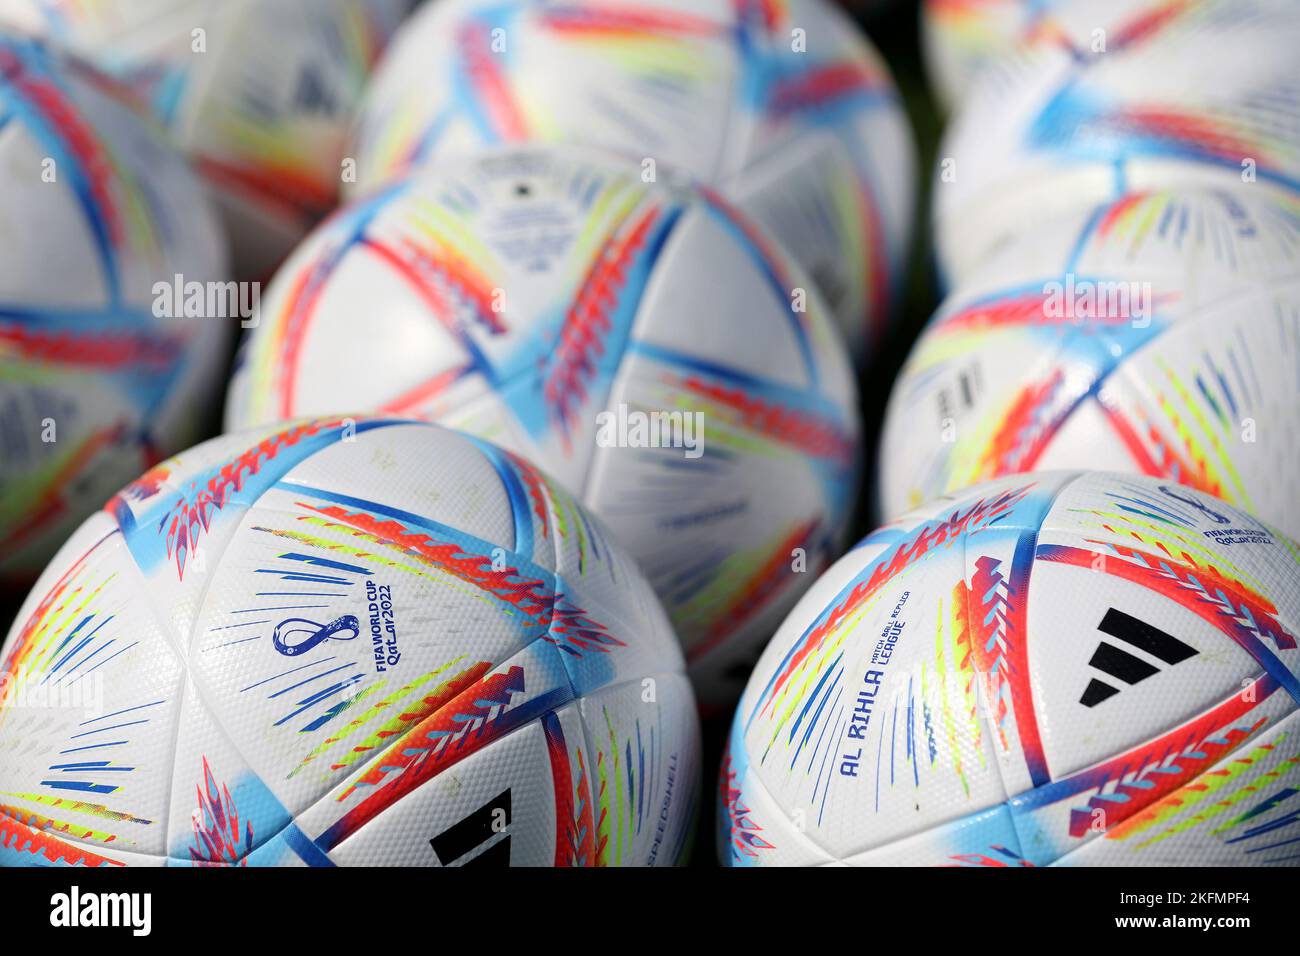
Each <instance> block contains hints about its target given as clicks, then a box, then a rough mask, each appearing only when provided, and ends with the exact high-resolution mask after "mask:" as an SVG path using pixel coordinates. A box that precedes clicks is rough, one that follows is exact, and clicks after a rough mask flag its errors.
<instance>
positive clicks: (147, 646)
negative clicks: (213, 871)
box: [0, 516, 184, 865]
mask: <svg viewBox="0 0 1300 956" xmlns="http://www.w3.org/2000/svg"><path fill="white" fill-rule="evenodd" d="M42 580H43V583H44V584H45V585H46V586H47V590H45V591H44V592H41V594H42V596H41V597H40V598H39V601H38V602H37V603H33V602H32V601H31V600H30V599H29V602H28V604H27V606H26V607H25V608H24V614H23V616H21V617H19V618H18V619H17V620H16V621H15V623H14V626H13V630H12V632H11V634H10V639H9V640H8V641H7V642H6V645H5V651H4V665H3V672H4V674H5V676H6V681H5V698H6V700H5V704H6V706H4V707H3V708H0V741H3V748H4V753H5V757H4V759H3V760H2V761H0V790H3V791H4V792H5V794H6V796H5V797H4V801H3V802H4V812H3V813H0V826H3V827H4V828H5V829H6V830H7V831H8V832H6V833H4V835H3V837H0V845H3V846H4V847H5V848H6V849H5V854H6V856H7V857H9V860H8V861H7V862H19V863H24V864H33V863H35V864H39V865H55V864H68V863H78V864H80V865H100V864H102V863H103V862H105V861H108V860H113V859H118V855H117V854H116V853H115V852H114V851H117V850H120V851H122V852H124V853H127V854H132V855H136V856H144V857H160V856H163V855H165V853H166V839H167V833H166V827H167V801H168V798H169V794H170V767H171V763H172V760H173V757H174V741H175V738H176V725H177V721H178V719H179V709H180V708H179V702H178V696H179V694H180V690H181V684H182V680H183V667H184V665H183V659H182V657H181V649H180V648H179V647H178V644H177V642H176V640H175V638H174V636H173V635H172V634H170V633H169V632H168V630H167V629H166V628H165V626H164V621H163V618H162V616H161V614H160V613H158V611H157V610H156V609H155V607H154V606H153V605H151V603H150V602H149V601H148V600H147V599H145V600H141V599H140V595H141V594H142V593H144V590H145V582H144V580H143V578H142V576H141V574H140V572H139V570H138V569H137V568H136V566H135V564H134V562H133V561H132V559H131V555H130V552H129V551H128V550H127V549H126V548H125V547H124V545H123V542H122V538H121V536H120V534H119V533H118V532H117V531H116V529H115V528H113V527H112V524H111V522H109V521H107V520H106V519H103V518H101V517H99V516H97V517H96V518H95V519H92V521H90V522H88V523H87V525H86V526H85V527H84V528H83V529H82V531H81V532H80V533H79V534H77V535H75V536H74V538H73V539H72V540H71V541H69V542H68V544H67V545H66V546H65V547H64V548H63V549H62V550H61V551H60V553H59V555H58V558H57V560H56V563H55V564H54V565H52V566H51V568H50V569H49V570H48V571H47V572H46V575H45V576H44V578H43V579H42ZM109 844H111V846H109ZM24 854H29V855H30V859H28V858H25V857H24Z"/></svg>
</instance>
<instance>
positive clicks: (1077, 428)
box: [878, 190, 1300, 538]
mask: <svg viewBox="0 0 1300 956" xmlns="http://www.w3.org/2000/svg"><path fill="white" fill-rule="evenodd" d="M1298 323H1300V202H1297V201H1294V200H1292V201H1285V202H1273V201H1270V200H1269V199H1267V198H1266V197H1265V195H1264V194H1263V193H1258V194H1255V193H1248V192H1247V193H1242V192H1241V191H1236V192H1212V191H1202V190H1174V191H1170V192H1156V193H1148V194H1131V195H1128V196H1126V197H1124V198H1123V199H1121V200H1119V201H1118V202H1115V203H1110V204H1107V205H1103V206H1099V207H1097V208H1095V209H1086V210H1083V211H1081V212H1079V213H1077V214H1074V215H1067V216H1065V217H1062V218H1058V219H1054V220H1050V221H1047V222H1045V223H1043V224H1042V225H1041V226H1040V227H1039V228H1037V229H1034V230H1031V231H1030V232H1028V233H1026V234H1025V235H1024V236H1022V237H1020V238H1019V239H1018V240H1017V241H1016V242H1014V243H1012V244H1011V245H1009V246H1007V247H1006V248H1005V249H1004V250H1002V252H1001V253H999V254H998V255H996V256H994V257H993V258H992V259H990V260H989V261H988V262H986V263H985V264H984V265H983V266H981V267H980V268H979V269H977V270H976V271H975V272H974V273H972V274H971V276H970V277H969V278H968V279H967V281H966V282H964V283H963V284H962V285H961V287H960V288H959V289H958V290H957V291H955V292H954V293H953V294H952V295H950V296H949V297H948V299H947V301H945V302H944V303H943V305H942V306H941V307H940V309H939V311H938V313H937V314H936V315H935V316H934V318H933V319H932V320H931V322H930V324H929V326H928V327H927V328H926V330H925V332H924V333H923V334H922V336H921V338H920V340H919V341H918V342H917V344H916V345H915V346H914V347H913V350H912V353H911V355H910V356H909V357H908V359H907V362H906V363H905V365H904V367H903V370H902V372H901V373H900V375H899V378H898V381H897V382H896V383H895V385H894V389H893V393H892V395H891V397H890V402H889V406H888V409H887V412H886V418H885V428H884V432H883V437H882V441H881V446H880V451H881V453H880V456H879V461H880V471H879V476H878V478H879V492H880V506H881V513H882V515H883V516H884V517H885V518H892V517H896V516H897V515H899V514H901V513H902V512H904V511H906V510H908V509H909V508H913V507H916V506H917V505H919V504H921V503H922V502H923V501H925V500H927V499H929V498H931V497H933V496H934V495H937V494H940V493H943V492H948V491H955V490H957V489H959V488H962V487H964V486H966V485H969V484H973V483H975V482H978V481H983V480H985V479H988V478H993V477H997V476H1000V475H1007V474H1014V473H1016V472H1025V471H1032V470H1035V469H1050V468H1104V469H1110V470H1115V471H1128V472H1141V473H1143V474H1148V475H1156V476H1161V477H1165V478H1170V479H1172V480H1174V481H1177V482H1182V483H1184V484H1188V485H1191V486H1193V487H1196V488H1199V489H1201V490H1202V491H1206V492H1208V493H1210V494H1213V495H1216V496H1218V497H1220V498H1223V499H1226V500H1227V501H1230V502H1232V503H1233V504H1236V505H1238V506H1239V507H1241V508H1243V509H1245V510H1248V511H1250V512H1251V513H1252V514H1256V515H1258V516H1259V517H1260V518H1262V519H1264V520H1265V521H1268V522H1270V523H1271V524H1273V525H1275V526H1276V527H1278V528H1280V529H1281V530H1282V531H1283V532H1284V533H1286V534H1288V535H1290V536H1291V537H1293V538H1300V376H1297V374H1296V368H1297V361H1298V360H1300V324H1298Z"/></svg>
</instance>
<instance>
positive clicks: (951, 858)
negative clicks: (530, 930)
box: [0, 0, 1300, 866]
mask: <svg viewBox="0 0 1300 956" xmlns="http://www.w3.org/2000/svg"><path fill="white" fill-rule="evenodd" d="M411 5H412V4H409V3H407V2H405V0H230V2H227V3H223V4H220V5H209V4H205V3H201V2H199V0H147V2H141V3H134V4H129V5H124V4H118V3H108V2H103V3H85V2H79V3H67V2H59V0H0V67H3V68H2V69H0V160H2V161H3V165H4V168H5V170H6V171H7V172H8V174H9V175H10V177H11V178H12V179H13V180H14V182H13V184H12V188H8V189H7V190H6V191H5V192H4V193H3V194H0V244H3V246H2V247H3V249H4V250H5V251H6V252H7V253H8V255H7V256H6V257H5V258H6V260H7V261H8V262H9V265H10V267H11V268H5V267H3V266H0V453H2V454H3V457H0V575H2V576H3V577H4V578H6V579H8V580H10V581H12V582H21V583H22V584H23V585H24V586H26V585H27V584H30V583H31V580H32V579H33V578H35V586H34V587H33V588H32V589H31V591H30V594H29V596H28V597H27V599H26V602H25V603H24V604H23V606H22V607H21V608H20V609H19V610H18V613H17V617H16V619H15V621H14V624H13V627H12V630H11V631H10V633H9V637H8V639H7V641H6V642H5V644H4V647H3V650H2V651H0V661H2V662H3V663H2V664H0V668H2V669H3V674H4V684H3V686H0V694H3V696H4V700H3V703H4V706H3V707H0V865H113V866H117V865H168V864H171V865H177V864H179V865H194V866H224V865H275V866H289V865H308V866H322V865H324V866H328V865H338V864H344V865H346V864H369V865H374V864H385V865H421V866H424V865H428V866H466V865H505V864H513V865H556V866H601V865H672V864H676V863H680V862H683V861H685V860H686V859H688V857H689V855H690V853H691V847H692V837H693V836H694V835H695V833H696V831H697V830H699V829H701V824H700V823H699V821H698V818H700V817H701V816H703V817H704V818H706V819H707V818H708V816H709V814H710V813H716V829H717V832H718V834H719V840H718V850H719V854H720V858H721V861H722V862H723V863H726V864H755V865H761V864H783V865H802V864H819V863H834V862H848V863H863V864H931V863H940V864H944V863H948V864H951V863H976V864H997V865H1004V864H1005V865H1040V864H1045V863H1058V862H1059V863H1075V862H1080V863H1093V862H1098V863H1117V862H1118V863H1130V864H1137V865H1142V864H1146V863H1165V862H1181V863H1195V864H1221V863H1284V862H1286V861H1287V860H1288V859H1290V858H1291V857H1293V856H1294V854H1293V853H1291V852H1289V850H1288V846H1289V845H1290V846H1294V845H1295V840H1296V839H1300V820H1297V819H1296V818H1295V817H1294V813H1293V812H1292V811H1291V809H1290V808H1289V807H1288V806H1287V805H1286V802H1285V800H1284V799H1283V798H1282V797H1281V796H1279V795H1280V794H1285V793H1289V792H1290V790H1292V789H1296V788H1300V756H1298V753H1300V752H1297V751H1296V749H1295V748H1294V746H1292V745H1291V741H1292V739H1293V738H1294V737H1295V735H1296V731H1300V716H1296V710H1297V707H1298V706H1300V676H1298V675H1300V648H1298V647H1297V643H1296V636H1297V635H1300V545H1297V544H1295V543H1294V541H1293V540H1292V539H1293V538H1294V537H1295V536H1297V535H1300V511H1298V510H1297V508H1298V506H1297V500H1298V498H1300V110H1297V107H1296V105H1295V104H1296V102H1297V94H1298V93H1300V70H1298V69H1297V67H1296V66H1295V65H1294V64H1293V59H1294V57H1293V55H1292V51H1293V50H1294V49H1295V48H1296V45H1297V41H1300V13H1298V12H1297V11H1296V10H1294V9H1292V6H1291V0H1231V2H1230V0H1186V2H1180V3H1171V2H1169V0H1162V2H1157V0H1141V2H1139V3H1136V4H1135V3H1133V2H1131V0H1129V2H1123V3H1121V2H1119V0H1114V2H1112V0H1058V2H1056V3H1047V4H1044V3H1042V2H1030V0H1000V2H995V0H983V2H964V3H953V2H952V0H946V2H938V0H934V2H929V3H926V4H925V30H926V34H925V39H926V52H927V58H928V61H929V66H930V69H931V72H932V78H933V79H934V81H935V84H936V87H937V89H938V90H939V91H940V94H941V97H942V99H943V102H944V105H945V107H946V108H947V109H949V110H950V111H951V112H952V114H953V117H954V118H953V121H952V124H951V127H950V131H949V133H948V138H947V139H946V140H945V142H944V144H943V145H942V146H941V148H940V155H939V159H938V162H937V163H936V169H935V173H934V186H933V203H932V205H933V208H934V223H933V236H932V238H933V250H934V255H935V257H936V261H937V263H938V267H939V272H940V274H941V277H942V280H943V282H944V283H945V293H946V299H945V300H944V302H943V304H942V305H941V306H940V308H939V311H938V313H937V314H936V315H935V316H934V318H933V319H932V320H931V321H930V323H929V325H928V326H927V327H926V329H925V331H924V332H923V333H922V335H921V337H920V339H919V340H918V341H917V343H916V344H915V346H914V348H913V350H912V353H911V355H910V357H909V358H908V360H907V362H906V363H905V365H904V367H903V369H902V372H901V375H900V376H899V378H898V380H897V382H896V383H895V386H894V390H893V393H892V397H891V399H890V402H889V405H888V408H887V409H884V410H883V411H884V413H885V420H884V425H883V428H882V430H881V433H880V435H879V436H876V435H871V434H864V426H863V417H862V415H861V414H860V409H859V397H858V390H857V382H858V379H859V377H860V376H862V375H867V374H874V373H875V372H874V367H873V364H872V363H873V362H875V361H876V360H877V359H878V356H879V353H880V346H881V344H882V342H883V341H884V340H885V339H886V336H887V334H888V333H889V332H890V329H891V325H892V324H893V320H894V319H895V317H896V316H897V314H898V312H899V311H900V310H899V305H900V299H901V286H902V280H903V277H904V269H905V264H906V258H907V252H908V249H909V245H910V233H911V226H912V223H911V217H912V209H913V199H914V196H913V188H914V184H915V181H916V178H917V177H916V171H915V165H916V158H915V151H914V147H913V142H912V134H911V131H910V127H909V125H908V123H907V121H906V119H905V116H904V113H903V110H902V107H901V101H900V98H899V95H898V93H897V92H896V90H895V87H894V84H893V80H892V78H891V77H890V74H889V72H888V70H887V68H886V66H885V64H884V61H883V59H882V58H881V57H880V56H879V55H878V54H877V53H876V52H875V50H874V49H873V48H872V47H871V46H870V45H869V44H868V42H867V40H866V39H865V38H864V37H863V36H862V34H861V33H860V32H859V31H858V30H857V28H856V27H855V26H854V24H853V23H852V22H851V20H850V19H849V18H848V17H847V16H846V15H845V14H844V13H843V12H842V11H841V10H840V9H839V8H838V7H836V6H835V5H834V4H833V3H831V2H830V0H786V2H783V3H736V2H734V0H581V2H574V0H426V2H425V3H423V4H422V5H420V6H419V8H418V9H416V10H415V11H414V12H410V11H409V10H408V7H410V6H411ZM408 14H409V15H408ZM372 68H373V69H372ZM336 204H338V205H337V208H335V206H336ZM322 217H324V218H323V221H321V220H322ZM223 235H224V237H225V240H226V241H225V242H223ZM263 277H269V281H268V283H267V284H266V286H265V288H263V287H262V286H261V285H260V282H258V281H257V280H260V279H261V278H263ZM240 326H242V327H243V339H242V343H241V345H240V348H239V351H238V355H237V357H236V358H235V359H234V362H233V367H231V366H228V365H227V364H226V363H227V360H228V358H229V352H228V344H229V342H230V340H231V339H233V337H234V331H235V329H236V328H238V327H240ZM227 368H230V369H231V370H230V374H229V376H228V383H226V381H225V378H226V376H225V375H224V373H225V371H226V369H227ZM869 369H870V370H871V371H869ZM223 385H225V386H226V387H225V389H224V399H223V391H222V386H223ZM221 416H224V419H223V422H222V426H223V427H224V434H221V435H220V436H219V437H216V438H212V439H210V440H208V441H206V442H203V443H201V444H198V445H197V446H194V447H189V448H186V446H187V445H190V444H191V443H192V442H193V441H194V440H196V439H197V438H198V437H199V436H200V435H201V434H203V430H204V426H205V424H212V425H213V426H215V424H216V422H215V419H216V418H218V417H221ZM205 419H206V421H205ZM868 420H870V419H869V418H868ZM877 444H878V446H879V453H878V455H877V468H876V470H875V472H874V473H870V474H868V473H864V469H863V467H862V463H863V459H864V448H865V446H868V445H869V446H871V447H875V446H876V445H877ZM862 488H868V489H871V490H872V492H873V493H872V494H867V495H862V496H861V497H862V498H863V499H864V503H865V504H866V505H867V508H868V510H870V509H873V508H874V509H875V511H876V513H877V516H878V517H879V518H881V519H882V520H886V521H888V522H889V523H887V524H885V525H884V526H883V527H882V528H881V529H880V530H878V531H876V532H875V533H873V534H871V535H870V536H868V537H867V538H866V539H865V540H864V541H862V543H861V544H859V545H858V546H857V547H856V548H853V549H852V550H850V551H849V552H848V554H847V555H844V556H843V557H841V555H842V554H843V552H844V549H845V547H846V545H847V544H848V543H849V540H850V535H851V532H852V521H853V517H854V512H855V506H856V505H857V504H858V500H859V497H860V495H859V491H860V489H862ZM105 501H106V502H107V503H105ZM1288 536H1290V537H1288ZM56 549H57V553H56ZM837 559H838V560H837ZM42 567H43V568H44V569H45V570H44V571H43V573H40V569H41V568H42ZM38 573H39V577H36V576H37V574H38ZM764 648H766V649H764ZM760 655H761V656H760ZM755 661H757V663H755ZM742 692H743V693H742ZM738 697H739V705H738V707H737V703H736V702H737V698H738ZM733 713H734V722H733V723H732V725H731V727H732V729H731V733H730V736H729V739H728V742H727V744H726V747H725V754H724V755H723V757H722V767H721V776H720V780H719V784H718V790H717V791H716V794H717V799H716V805H715V801H711V800H707V799H705V798H704V794H706V793H707V792H708V787H707V786H706V781H707V779H708V778H709V776H710V775H711V774H712V772H713V771H714V769H715V768H716V766H717V764H716V763H715V762H714V761H716V760H717V755H715V754H712V753H709V752H708V751H707V747H706V746H705V745H702V743H701V734H700V727H699V719H698V715H703V717H704V718H705V720H706V726H708V725H709V724H711V723H712V722H714V721H719V722H720V723H718V724H716V726H718V727H720V728H721V727H723V726H725V724H723V723H721V722H725V721H726V720H727V718H729V717H731V715H732V714H733ZM705 740H706V741H707V735H706V736H705ZM702 751H703V754H702ZM708 827H709V824H707V823H705V824H704V825H703V829H704V830H705V832H707V829H708ZM697 852H707V850H704V851H697Z"/></svg>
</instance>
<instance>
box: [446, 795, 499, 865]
mask: <svg viewBox="0 0 1300 956" xmlns="http://www.w3.org/2000/svg"><path fill="white" fill-rule="evenodd" d="M509 826H510V791H509V790H508V789H507V790H503V791H501V792H500V793H498V794H497V795H496V796H495V797H493V798H492V799H491V800H489V801H488V802H487V803H485V804H483V806H481V807H479V808H478V809H477V810H475V811H474V812H473V813H471V814H470V815H469V816H467V817H465V818H464V819H463V820H461V821H459V822H458V823H453V824H452V825H451V826H449V827H447V829H445V830H443V831H442V832H441V833H439V834H438V835H437V836H436V837H434V838H433V839H432V840H430V841H429V845H430V846H431V847H433V852H434V855H435V856H437V857H438V862H439V863H441V864H442V865H443V866H509V865H510V834H509V833H506V828H507V827H509ZM498 837H499V838H500V839H497V838H498ZM494 840H495V842H492V841H494ZM485 844H490V845H489V846H488V847H487V849H485V850H483V851H482V852H481V853H479V854H478V855H477V856H474V857H471V858H470V859H468V860H467V859H465V857H467V856H469V855H470V854H471V853H473V852H474V851H475V850H477V849H478V848H479V847H481V846H484V845H485Z"/></svg>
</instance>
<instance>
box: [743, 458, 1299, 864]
mask: <svg viewBox="0 0 1300 956" xmlns="http://www.w3.org/2000/svg"><path fill="white" fill-rule="evenodd" d="M1296 554H1297V545H1296V543H1295V542H1292V541H1287V540H1285V539H1283V538H1281V537H1280V536H1278V535H1277V534H1275V533H1274V532H1272V531H1270V530H1269V529H1268V528H1267V527H1266V526H1265V525H1263V524H1261V523H1260V522H1259V521H1257V520H1256V519H1255V518H1252V517H1251V516H1250V515H1248V514H1246V513H1244V512H1242V511H1239V510H1238V509H1236V508H1234V507H1232V506H1231V505H1226V504H1224V503H1222V502H1220V501H1217V500H1215V499H1213V498H1210V497H1209V496H1207V495H1204V494H1202V493H1201V492H1198V491H1194V490H1192V489H1190V488H1186V487H1184V486H1181V485H1175V484H1172V483H1170V482H1164V481H1161V480H1159V479H1154V478H1145V477H1132V478H1130V477H1126V476H1123V475H1115V474H1107V473H1104V472H1089V473H1077V472H1076V473H1067V472H1042V473H1037V474H1033V475H1021V476H1016V477H1013V478H1002V479H998V480H996V481H993V482H988V483H986V484H983V485H979V486H976V487H974V488H969V489H966V490H964V491H962V492H960V493H959V494H957V495H953V496H950V497H944V498H940V499H937V500H935V501H933V502H931V503H929V504H928V505H927V506H926V507H925V508H923V509H921V510H919V511H915V512H913V513H911V514H908V515H906V516H904V517H903V518H900V519H899V520H898V521H896V522H894V523H892V524H889V525H886V526H885V527H883V528H881V529H880V530H878V531H876V532H875V533H874V534H872V535H870V536H868V537H867V538H866V539H865V540H864V541H863V542H862V543H861V544H860V545H859V546H858V547H857V548H856V549H854V550H853V551H851V552H850V553H849V554H848V555H846V556H845V557H844V558H842V559H841V560H840V561H839V562H837V563H836V564H835V566H834V567H832V568H831V569H830V571H828V572H827V573H826V574H825V575H824V576H823V577H822V579H821V580H820V581H818V582H817V584H816V585H815V586H814V587H813V588H812V589H811V590H810V591H809V592H808V593H807V594H806V595H805V596H804V598H803V600H802V601H800V602H799V605H798V607H796V608H795V611H794V613H793V614H791V615H790V617H789V618H788V619H787V620H786V622H785V623H784V624H783V625H782V626H781V629H780V630H779V631H778V632H777V635H776V637H775V638H774V640H773V641H772V644H771V645H770V646H769V647H768V649H767V650H766V651H765V652H764V654H763V657H762V659H761V661H760V662H759V665H758V668H757V669H756V670H755V672H754V674H753V676H752V677H751V678H750V681H749V687H748V688H747V689H746V691H745V695H744V697H743V698H742V700H741V703H740V708H739V710H738V711H737V713H736V718H735V722H734V723H733V725H732V732H731V739H730V742H729V745H728V749H727V756H726V758H725V760H724V763H723V772H722V776H721V783H720V802H721V808H720V810H721V812H720V841H719V843H720V852H721V856H722V860H723V862H725V863H730V864H734V865H747V866H764V865H798V864H802V865H815V864H828V863H847V864H853V865H900V864H901V865H925V864H946V865H975V866H979V865H983V866H1041V865H1045V864H1063V865H1071V864H1082V865H1088V864H1098V865H1134V866H1143V865H1156V864H1174V865H1199V866H1210V865H1215V866H1222V865H1257V866H1260V865H1268V864H1276V863H1281V864H1284V865H1295V849H1294V844H1295V841H1296V839H1297V838H1300V819H1297V817H1296V815H1295V812H1294V810H1293V808H1291V807H1290V806H1289V805H1288V804H1287V802H1286V801H1285V800H1284V799H1281V798H1280V796H1279V795H1281V794H1287V793H1289V792H1292V791H1293V790H1294V789H1295V788H1296V787H1297V786H1300V761H1297V759H1296V757H1295V753H1296V748H1295V744H1294V739H1295V735H1296V733H1297V732H1300V714H1297V701H1300V679H1298V676H1297V675H1298V674H1300V650H1298V649H1297V646H1296V635H1297V634H1300V564H1297V562H1296Z"/></svg>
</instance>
